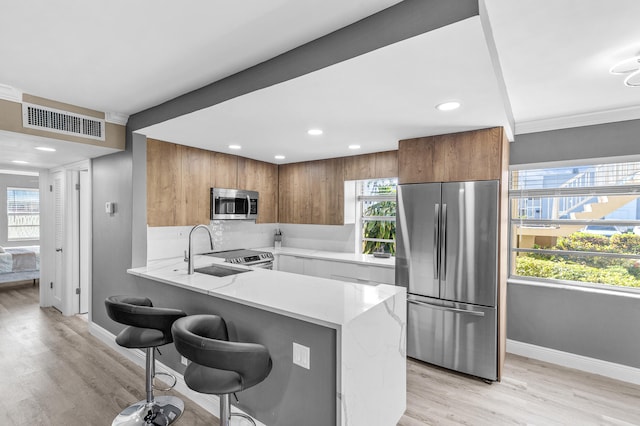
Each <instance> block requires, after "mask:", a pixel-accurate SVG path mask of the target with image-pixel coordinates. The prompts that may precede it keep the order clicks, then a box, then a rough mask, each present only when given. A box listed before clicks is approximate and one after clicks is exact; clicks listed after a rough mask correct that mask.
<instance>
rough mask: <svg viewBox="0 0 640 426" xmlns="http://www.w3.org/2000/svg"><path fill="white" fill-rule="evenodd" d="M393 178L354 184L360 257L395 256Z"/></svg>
mask: <svg viewBox="0 0 640 426" xmlns="http://www.w3.org/2000/svg"><path fill="white" fill-rule="evenodd" d="M397 185H398V179H397V178H388V179H372V180H361V181H358V185H357V198H356V200H357V203H358V218H359V220H358V229H359V236H360V237H359V238H360V241H361V242H362V244H361V247H362V253H364V254H370V253H373V252H374V251H384V252H386V253H391V254H392V255H395V252H396V186H397Z"/></svg>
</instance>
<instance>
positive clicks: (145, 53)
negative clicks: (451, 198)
mask: <svg viewBox="0 0 640 426" xmlns="http://www.w3.org/2000/svg"><path fill="white" fill-rule="evenodd" d="M6 3H7V4H3V10H2V16H1V17H0V39H2V40H5V41H6V40H11V42H10V43H7V42H5V43H1V44H0V58H2V66H1V67H0V83H2V84H7V85H10V86H13V87H15V88H17V89H19V90H21V91H23V92H25V93H30V94H33V95H36V96H41V97H45V98H50V99H54V100H57V101H61V102H66V103H70V104H75V105H79V106H82V107H87V108H91V109H96V110H100V111H105V112H117V113H125V114H132V113H135V112H138V111H140V110H143V109H146V108H149V107H152V106H154V105H157V104H159V103H161V102H163V101H165V100H168V99H171V98H174V97H175V96H178V95H180V94H183V93H186V92H188V91H190V90H193V89H196V88H198V87H201V86H204V85H206V84H208V83H210V82H213V81H216V80H218V79H220V78H223V77H225V76H228V75H230V74H233V73H235V72H238V71H240V70H242V69H245V68H247V67H249V66H252V65H255V64H257V63H259V62H262V61H264V60H266V59H269V58H271V57H273V56H276V55H278V54H280V53H283V52H285V51H287V50H290V49H291V48H293V47H296V46H298V45H301V44H303V43H305V42H308V41H310V40H313V39H315V38H317V37H320V36H322V35H324V34H327V33H329V32H331V31H333V30H336V29H338V28H340V27H343V26H345V25H347V24H349V23H352V22H355V21H357V20H359V19H362V18H364V17H366V16H368V15H370V14H372V13H375V12H377V11H379V10H381V9H384V8H386V7H388V6H391V5H393V4H395V3H397V0H358V1H356V0H351V1H345V0H323V1H319V0H271V1H268V2H265V1H262V0H245V1H243V2H228V1H222V0H197V1H196V0H191V1H187V2H174V1H169V0H137V1H135V2H126V1H123V0H118V1H106V0H100V1H93V2H91V3H90V6H89V4H87V5H83V6H82V7H79V6H78V3H77V2H75V1H72V0H60V1H57V2H49V1H45V0H23V1H20V2H6ZM485 3H486V9H487V11H488V18H489V19H488V22H489V23H490V25H491V30H492V32H493V36H494V39H495V46H496V48H497V53H498V58H499V60H500V65H501V68H502V73H503V76H504V84H505V85H506V89H507V93H508V97H509V100H510V102H511V105H512V107H513V116H514V118H515V121H516V133H523V132H527V131H535V130H548V129H550V128H559V127H566V126H572V125H580V124H593V123H595V122H598V121H600V122H602V121H603V120H606V121H615V120H621V119H631V118H640V112H639V111H638V105H639V102H638V99H640V88H637V89H634V88H627V87H624V86H623V84H622V78H621V77H620V76H612V75H610V74H609V73H608V72H607V71H608V69H609V67H610V66H611V65H613V63H615V62H616V61H618V60H620V59H623V58H625V57H627V56H632V55H634V54H637V53H638V52H639V51H640V26H638V25H635V24H636V23H635V22H634V18H635V17H637V16H640V1H637V0H610V1H606V2H604V1H602V0H519V1H513V0H485ZM485 29H486V28H485ZM489 44H490V41H489ZM495 75H496V74H495V73H494V72H493V70H492V68H491V62H490V56H489V53H488V49H487V41H486V40H485V37H484V34H483V32H482V28H481V26H480V23H479V19H478V18H472V19H469V20H466V21H463V22H460V23H457V24H453V25H450V26H448V27H445V28H442V29H439V30H436V31H433V32H430V33H427V34H424V35H422V36H418V37H415V38H413V39H410V40H406V41H404V42H400V43H397V44H395V45H392V46H388V47H385V48H383V49H379V50H377V51H374V52H371V53H369V54H366V55H363V56H361V57H358V58H354V59H352V60H350V61H346V62H344V63H340V64H336V65H334V66H332V67H329V68H326V69H323V70H320V71H318V72H315V73H313V74H310V75H307V76H303V77H300V78H297V79H295V80H292V81H289V82H285V83H282V84H280V85H277V86H273V87H270V88H267V89H263V90H261V91H258V92H254V93H250V94H248V95H245V96H243V97H241V98H236V99H232V100H230V101H227V102H225V103H223V104H220V105H216V106H214V107H212V108H208V109H207V110H205V111H199V112H196V113H193V114H191V115H189V116H186V117H180V118H177V119H174V120H172V121H171V122H168V123H161V124H158V125H155V126H152V127H151V128H149V129H146V130H145V131H147V132H148V134H149V135H150V136H153V137H157V138H159V139H165V140H170V141H174V142H179V143H184V144H187V145H193V146H200V147H203V148H207V149H212V150H218V151H227V149H226V146H227V145H228V144H230V143H238V144H240V145H242V146H243V149H242V150H241V151H240V152H239V154H240V155H243V156H247V157H251V158H257V159H263V160H265V161H271V162H276V160H274V159H273V155H274V154H283V155H286V156H287V159H286V160H284V162H290V161H300V160H305V159H313V158H326V157H335V156H342V155H349V154H356V153H358V152H351V151H348V150H347V149H346V145H348V144H351V143H357V144H360V145H362V149H361V151H360V152H371V151H380V150H384V149H395V147H396V146H397V145H396V144H397V140H398V139H401V138H405V137H415V136H423V135H429V134H438V133H449V132H452V131H460V130H466V129H471V128H480V127H487V126H494V125H505V124H506V121H507V119H506V117H507V116H508V114H507V113H506V112H505V111H504V108H503V103H502V100H501V99H500V92H499V90H498V87H499V84H500V83H501V82H500V81H497V78H496V77H495ZM449 98H456V99H458V100H460V101H461V102H462V104H463V106H462V108H461V109H459V110H458V111H455V112H453V113H449V114H444V113H440V112H438V111H436V110H435V109H434V108H433V107H434V105H435V103H437V102H440V101H442V100H446V99H449ZM186 126H188V127H189V129H186ZM310 126H320V127H322V128H323V129H324V130H325V134H324V135H323V136H321V137H319V138H315V139H313V138H311V137H309V136H307V135H306V134H305V133H304V132H305V131H306V129H307V128H308V127H310ZM10 143H12V142H10V141H7V139H6V138H5V137H4V135H2V134H0V150H2V152H3V155H2V156H0V165H2V166H3V167H4V164H6V161H8V156H5V155H4V152H9V151H7V149H8V148H7V146H8V145H7V144H10ZM14 146H15V144H14ZM82 148H83V149H84V147H82ZM32 154H33V153H32V152H31V151H29V155H32ZM75 154H79V155H87V157H89V156H94V155H95V153H94V152H92V153H89V152H87V153H86V154H83V153H82V152H81V149H80V147H78V149H77V150H76V151H75ZM38 155H43V154H38ZM50 157H51V156H50ZM87 157H85V158H87ZM56 161H59V160H56ZM69 162H71V161H69ZM55 163H56V162H54V161H53V160H50V159H47V157H46V156H45V157H42V159H41V160H34V164H41V166H38V167H48V166H49V167H53V166H55V165H59V164H55Z"/></svg>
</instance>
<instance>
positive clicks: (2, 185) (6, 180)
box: [0, 174, 40, 247]
mask: <svg viewBox="0 0 640 426" xmlns="http://www.w3.org/2000/svg"><path fill="white" fill-rule="evenodd" d="M8 187H13V188H35V189H38V176H21V175H10V174H0V212H2V214H0V246H1V247H16V246H25V245H38V244H39V243H40V240H21V241H8V240H7V238H8V237H7V226H8V223H7V213H6V212H7V188H8Z"/></svg>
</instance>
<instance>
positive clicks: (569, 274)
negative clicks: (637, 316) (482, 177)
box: [509, 162, 640, 290]
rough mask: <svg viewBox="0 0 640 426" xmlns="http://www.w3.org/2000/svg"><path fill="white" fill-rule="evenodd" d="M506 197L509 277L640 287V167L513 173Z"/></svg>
mask: <svg viewBox="0 0 640 426" xmlns="http://www.w3.org/2000/svg"><path fill="white" fill-rule="evenodd" d="M509 197H510V200H511V276H512V277H522V278H536V280H537V281H540V280H544V281H549V282H561V283H564V284H567V283H568V284H578V283H588V285H597V286H607V287H608V288H612V287H617V288H624V289H632V288H637V289H639V290H640V220H639V219H640V202H639V198H640V163H638V162H636V163H619V164H600V165H592V166H579V167H561V168H549V169H536V170H516V171H512V172H511V182H510V190H509ZM583 285H584V284H583Z"/></svg>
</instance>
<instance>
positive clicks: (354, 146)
mask: <svg viewBox="0 0 640 426" xmlns="http://www.w3.org/2000/svg"><path fill="white" fill-rule="evenodd" d="M349 149H360V145H349Z"/></svg>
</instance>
